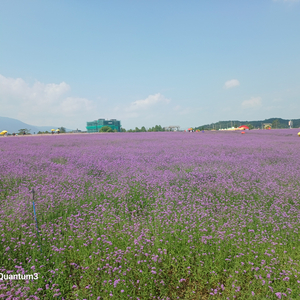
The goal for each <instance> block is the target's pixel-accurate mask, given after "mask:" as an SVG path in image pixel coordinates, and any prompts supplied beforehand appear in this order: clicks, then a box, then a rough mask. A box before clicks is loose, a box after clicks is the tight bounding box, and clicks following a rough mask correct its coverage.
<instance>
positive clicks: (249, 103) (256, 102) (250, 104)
mask: <svg viewBox="0 0 300 300" xmlns="http://www.w3.org/2000/svg"><path fill="white" fill-rule="evenodd" d="M261 105H262V101H261V97H252V98H251V99H249V100H245V101H243V102H242V107H243V108H258V107H260V106H261Z"/></svg>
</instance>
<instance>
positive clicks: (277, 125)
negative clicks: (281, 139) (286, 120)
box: [272, 119, 280, 128]
mask: <svg viewBox="0 0 300 300" xmlns="http://www.w3.org/2000/svg"><path fill="white" fill-rule="evenodd" d="M279 125H280V122H279V120H278V119H276V120H274V121H273V122H272V128H279Z"/></svg>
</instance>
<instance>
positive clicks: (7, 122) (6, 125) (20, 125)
mask: <svg viewBox="0 0 300 300" xmlns="http://www.w3.org/2000/svg"><path fill="white" fill-rule="evenodd" d="M58 127H61V126H58ZM58 127H57V126H34V125H29V124H26V123H24V122H22V121H19V120H17V119H13V118H8V117H0V131H2V130H7V131H8V133H13V132H18V131H19V129H25V128H27V129H29V130H30V133H37V132H38V131H46V130H47V131H50V130H51V129H52V128H54V129H56V128H58ZM67 131H70V129H67Z"/></svg>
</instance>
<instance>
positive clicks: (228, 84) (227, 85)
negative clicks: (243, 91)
mask: <svg viewBox="0 0 300 300" xmlns="http://www.w3.org/2000/svg"><path fill="white" fill-rule="evenodd" d="M239 85H240V82H239V81H238V80H237V79H231V80H228V81H226V82H225V84H224V89H231V88H233V87H236V86H239Z"/></svg>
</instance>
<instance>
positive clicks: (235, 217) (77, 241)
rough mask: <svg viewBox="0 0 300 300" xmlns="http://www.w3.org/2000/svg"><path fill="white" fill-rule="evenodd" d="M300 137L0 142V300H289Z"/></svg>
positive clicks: (298, 278) (290, 133)
mask: <svg viewBox="0 0 300 300" xmlns="http://www.w3.org/2000/svg"><path fill="white" fill-rule="evenodd" d="M298 131H299V130H297V129H290V130H285V129H281V130H252V131H247V132H246V134H241V133H240V132H205V133H202V132H201V133H172V132H169V133H167V132H158V133H113V134H78V135H75V134H74V135H55V136H50V135H49V136H25V137H3V138H0V154H1V156H0V239H1V243H0V276H2V277H3V279H2V280H1V277H0V299H68V300H69V299H70V300H72V299H80V300H82V299H136V300H137V299H140V300H144V299H165V300H166V299H170V300H173V299H195V300H196V299H300V266H299V260H300V236H299V227H300V219H299V218H300V207H299V204H300V198H299V195H300V185H299V182H300V151H299V148H300V138H299V137H298V136H297V132H298ZM32 188H34V190H35V191H36V192H35V209H36V215H37V222H38V228H39V235H38V234H37V230H36V224H35V220H34V216H33V206H32V194H31V193H30V190H31V189H32ZM35 273H37V275H38V276H37V277H38V279H31V278H29V279H21V280H16V279H13V278H14V277H13V276H17V275H18V274H20V276H21V278H26V277H24V276H25V275H30V274H35ZM1 274H2V275H1ZM9 275H11V277H10V278H9ZM18 276H19V275H18ZM22 276H23V277H22Z"/></svg>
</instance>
